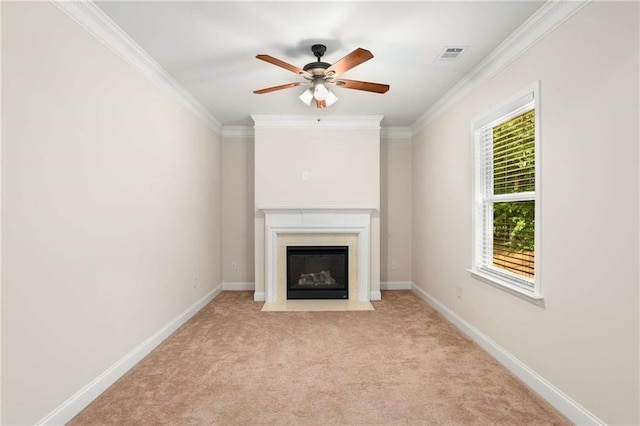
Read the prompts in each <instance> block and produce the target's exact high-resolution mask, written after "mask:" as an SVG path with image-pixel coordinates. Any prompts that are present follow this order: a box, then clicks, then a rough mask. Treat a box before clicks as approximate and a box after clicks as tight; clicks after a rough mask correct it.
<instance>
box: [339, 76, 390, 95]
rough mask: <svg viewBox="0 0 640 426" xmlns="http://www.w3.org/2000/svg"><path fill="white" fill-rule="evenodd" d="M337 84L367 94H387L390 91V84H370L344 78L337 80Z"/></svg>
mask: <svg viewBox="0 0 640 426" xmlns="http://www.w3.org/2000/svg"><path fill="white" fill-rule="evenodd" d="M335 84H336V85H338V86H340V87H344V88H347V89H354V90H364V91H365V92H375V93H387V91H388V90H389V85H388V84H380V83H369V82H368V81H357V80H345V79H342V78H341V79H340V80H336V81H335Z"/></svg>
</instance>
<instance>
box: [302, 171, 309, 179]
mask: <svg viewBox="0 0 640 426" xmlns="http://www.w3.org/2000/svg"><path fill="white" fill-rule="evenodd" d="M302 180H309V172H307V171H304V172H302Z"/></svg>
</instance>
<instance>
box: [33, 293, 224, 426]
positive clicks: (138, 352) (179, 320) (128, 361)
mask: <svg viewBox="0 0 640 426" xmlns="http://www.w3.org/2000/svg"><path fill="white" fill-rule="evenodd" d="M221 292H222V284H220V285H219V286H217V287H216V288H214V289H213V290H211V291H210V292H209V293H207V294H206V295H204V296H203V297H202V298H201V299H200V300H198V301H197V302H195V303H194V304H193V305H191V306H189V307H188V308H187V309H186V310H185V311H183V312H182V313H181V314H179V315H178V316H177V317H175V318H174V319H173V320H171V321H170V322H169V323H168V324H167V325H165V326H164V327H162V328H161V329H160V330H158V331H157V332H156V333H154V334H153V335H152V336H151V337H149V338H148V339H147V340H145V341H144V342H142V343H141V344H140V345H138V347H137V348H135V349H133V350H132V351H131V352H129V353H128V354H127V355H125V356H124V357H123V358H122V359H120V360H119V361H118V362H116V363H115V364H113V365H112V366H111V367H109V368H108V369H107V370H106V371H104V372H103V373H102V374H101V375H100V376H98V377H97V378H95V379H94V380H93V381H91V382H90V383H89V384H87V385H86V386H85V387H83V388H82V389H80V390H79V391H78V392H76V394H75V395H73V396H72V397H71V398H69V399H67V400H66V401H65V402H63V403H62V404H61V405H60V406H58V407H57V408H56V409H55V410H53V411H52V412H51V413H49V414H48V415H47V416H46V417H44V418H43V419H42V420H40V421H39V422H38V423H36V424H37V425H62V424H65V423H67V422H68V421H70V420H71V419H72V418H74V417H75V416H76V415H77V414H78V413H80V411H82V410H83V409H84V408H85V407H86V406H87V405H89V404H90V403H91V402H92V401H93V400H94V399H96V398H97V397H98V396H100V394H101V393H102V392H104V391H105V390H107V388H108V387H109V386H111V385H112V384H114V383H115V382H116V380H118V379H119V378H120V377H122V376H124V374H125V373H126V372H128V371H129V370H131V368H133V366H135V365H136V364H137V363H138V362H139V361H140V360H141V359H142V358H144V357H145V356H147V355H148V354H149V353H150V352H151V351H152V350H154V349H155V348H156V347H157V346H158V345H159V344H160V343H162V342H163V341H164V340H165V339H166V338H167V337H169V336H170V335H171V333H173V332H174V331H176V330H177V329H178V328H179V327H180V326H181V325H183V324H184V323H186V322H187V321H188V320H189V319H190V318H191V317H192V316H194V315H195V314H196V313H197V312H198V311H199V310H200V309H202V308H204V307H205V306H206V305H207V303H209V302H211V300H213V299H214V298H215V297H216V296H217V295H219V294H220V293H221Z"/></svg>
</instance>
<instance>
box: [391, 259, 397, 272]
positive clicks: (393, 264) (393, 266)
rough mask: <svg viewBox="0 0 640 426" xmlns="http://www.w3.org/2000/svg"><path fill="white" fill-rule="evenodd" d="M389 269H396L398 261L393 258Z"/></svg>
mask: <svg viewBox="0 0 640 426" xmlns="http://www.w3.org/2000/svg"><path fill="white" fill-rule="evenodd" d="M391 269H393V270H396V269H398V261H397V260H394V261H393V262H391Z"/></svg>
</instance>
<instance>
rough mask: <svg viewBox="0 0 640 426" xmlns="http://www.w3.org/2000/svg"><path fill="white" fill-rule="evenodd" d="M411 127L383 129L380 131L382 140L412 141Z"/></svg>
mask: <svg viewBox="0 0 640 426" xmlns="http://www.w3.org/2000/svg"><path fill="white" fill-rule="evenodd" d="M412 136H413V132H412V131H411V127H383V128H382V129H380V139H411V137H412Z"/></svg>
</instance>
